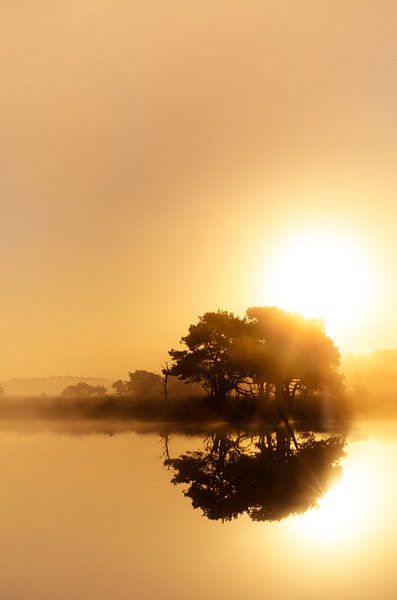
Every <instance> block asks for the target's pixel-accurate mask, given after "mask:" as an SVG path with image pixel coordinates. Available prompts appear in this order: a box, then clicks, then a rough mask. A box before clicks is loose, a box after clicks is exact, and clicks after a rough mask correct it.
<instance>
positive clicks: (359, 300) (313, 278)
mask: <svg viewBox="0 0 397 600" xmlns="http://www.w3.org/2000/svg"><path fill="white" fill-rule="evenodd" d="M266 287H267V294H266V295H267V297H268V298H269V297H271V299H272V302H273V303H274V304H275V305H277V306H280V307H281V308H284V309H286V310H290V311H296V312H300V313H302V314H303V315H305V316H308V317H321V318H323V319H324V320H325V321H326V324H327V330H328V332H329V334H330V335H331V336H333V335H336V336H337V335H338V334H339V333H345V330H346V329H349V330H350V329H351V327H352V326H354V325H355V324H357V323H360V322H362V321H363V319H365V318H369V317H370V315H371V312H372V310H373V304H374V292H375V290H374V288H375V287H376V286H375V269H374V268H373V266H372V265H371V264H370V261H369V259H368V257H367V256H366V254H365V251H364V250H363V249H362V248H361V247H360V246H359V245H358V244H357V243H355V242H354V241H352V240H350V239H349V238H348V237H344V236H343V235H342V234H339V233H336V232H331V231H316V232H305V233H300V234H299V235H295V236H293V237H292V238H291V239H289V240H288V242H287V243H284V244H283V245H282V246H281V248H280V250H279V251H276V252H275V256H274V259H273V260H272V267H271V272H270V273H269V275H268V277H267V278H266Z"/></svg>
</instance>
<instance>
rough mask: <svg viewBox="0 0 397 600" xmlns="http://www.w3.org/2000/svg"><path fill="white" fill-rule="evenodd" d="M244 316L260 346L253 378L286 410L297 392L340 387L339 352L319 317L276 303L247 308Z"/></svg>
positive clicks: (255, 357) (335, 389)
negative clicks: (295, 311)
mask: <svg viewBox="0 0 397 600" xmlns="http://www.w3.org/2000/svg"><path fill="white" fill-rule="evenodd" d="M247 320H248V322H249V323H250V325H251V326H252V334H253V336H254V337H255V339H256V340H257V341H258V342H259V347H260V348H261V351H260V352H259V353H256V355H255V356H254V357H253V363H255V365H254V364H253V370H254V371H255V376H254V379H255V381H256V383H257V384H258V386H259V388H260V389H261V390H262V394H263V395H265V396H269V395H270V394H271V393H272V394H273V395H274V398H275V400H276V404H277V405H281V406H283V408H284V409H285V410H286V411H287V413H288V414H290V413H291V412H292V408H293V404H294V400H295V397H296V394H297V393H300V394H305V393H306V394H308V393H313V392H316V391H324V392H331V393H338V392H340V391H341V390H342V377H341V375H340V374H339V373H338V372H337V368H338V366H339V362H340V354H339V351H338V349H337V348H336V347H335V345H334V343H333V341H332V340H331V338H329V337H327V336H326V335H325V328H324V323H323V322H322V321H321V320H318V319H308V318H305V317H303V316H302V315H300V314H296V313H288V312H286V311H284V310H281V309H279V308H276V307H256V308H249V309H248V310H247ZM257 347H258V346H257Z"/></svg>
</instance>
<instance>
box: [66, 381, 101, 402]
mask: <svg viewBox="0 0 397 600" xmlns="http://www.w3.org/2000/svg"><path fill="white" fill-rule="evenodd" d="M105 394H106V388H105V386H103V385H90V384H89V383H84V382H80V383H77V384H76V385H69V386H68V387H66V388H65V389H64V390H63V391H62V392H61V396H62V397H63V398H100V397H102V396H104V395H105Z"/></svg>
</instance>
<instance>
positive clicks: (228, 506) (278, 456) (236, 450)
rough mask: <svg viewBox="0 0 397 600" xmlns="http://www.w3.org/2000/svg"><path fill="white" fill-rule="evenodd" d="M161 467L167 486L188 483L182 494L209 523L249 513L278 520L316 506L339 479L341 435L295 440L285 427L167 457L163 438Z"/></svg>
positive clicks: (220, 438) (219, 438)
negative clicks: (168, 480) (169, 474)
mask: <svg viewBox="0 0 397 600" xmlns="http://www.w3.org/2000/svg"><path fill="white" fill-rule="evenodd" d="M164 443H165V456H166V459H165V461H164V464H165V465H166V466H167V467H169V468H171V469H172V470H173V472H174V475H173V478H172V480H171V481H172V483H173V484H174V485H176V484H187V486H188V487H187V489H185V491H184V495H185V496H187V497H188V498H190V499H191V501H192V505H193V507H194V508H200V509H201V510H202V511H203V514H204V516H206V517H207V518H208V519H212V520H218V519H222V520H224V521H229V520H231V519H235V518H237V517H238V516H239V515H241V514H243V513H248V515H249V516H250V518H251V519H253V520H256V521H278V520H280V519H283V518H285V517H287V516H288V515H291V514H297V513H303V512H305V511H306V510H308V509H309V508H312V507H314V506H316V504H317V500H318V499H319V498H320V497H321V496H323V495H324V493H325V492H326V491H327V489H328V488H329V486H330V485H331V483H333V482H334V481H335V480H336V479H338V478H339V477H340V475H341V472H342V471H341V467H340V465H339V459H340V458H341V457H342V456H344V450H343V448H344V445H345V440H344V438H343V437H342V436H337V435H333V436H321V437H319V436H315V435H314V434H313V433H311V434H306V435H301V436H300V438H299V440H297V439H296V437H295V435H294V433H293V432H292V429H291V428H290V427H287V426H286V425H282V426H279V427H277V428H275V429H274V430H270V429H269V430H268V431H265V432H262V433H261V434H257V435H250V434H247V433H239V434H220V433H214V434H213V435H210V436H208V437H207V438H205V440H204V442H203V449H202V450H198V451H195V452H186V453H185V454H182V455H181V456H179V457H177V458H171V457H170V453H169V448H168V437H166V438H164Z"/></svg>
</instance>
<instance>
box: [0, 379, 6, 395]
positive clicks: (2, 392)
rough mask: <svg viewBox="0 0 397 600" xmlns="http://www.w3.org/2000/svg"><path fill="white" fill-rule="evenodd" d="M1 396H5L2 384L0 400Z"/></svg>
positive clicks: (0, 385) (0, 386)
mask: <svg viewBox="0 0 397 600" xmlns="http://www.w3.org/2000/svg"><path fill="white" fill-rule="evenodd" d="M2 396H5V391H4V388H3V386H2V384H1V383H0V398H1V397H2Z"/></svg>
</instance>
